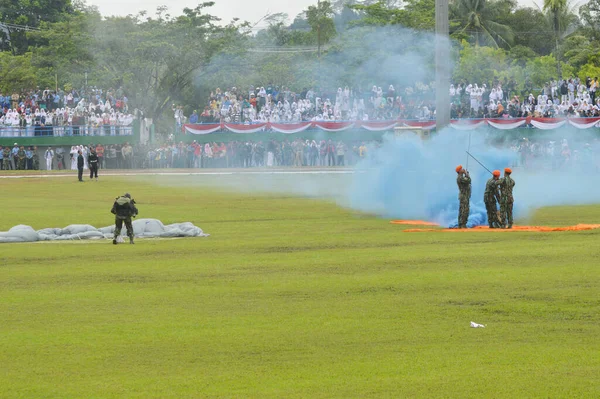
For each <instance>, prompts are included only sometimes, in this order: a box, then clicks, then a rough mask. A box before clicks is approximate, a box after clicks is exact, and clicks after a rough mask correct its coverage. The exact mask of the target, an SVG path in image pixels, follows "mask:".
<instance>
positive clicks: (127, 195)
mask: <svg viewBox="0 0 600 399" xmlns="http://www.w3.org/2000/svg"><path fill="white" fill-rule="evenodd" d="M123 197H127V198H129V199H131V194H129V193H125V195H124V196H123Z"/></svg>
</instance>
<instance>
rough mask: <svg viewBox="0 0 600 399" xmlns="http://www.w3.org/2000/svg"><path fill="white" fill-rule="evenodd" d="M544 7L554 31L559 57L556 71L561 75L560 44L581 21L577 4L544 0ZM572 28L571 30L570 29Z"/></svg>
mask: <svg viewBox="0 0 600 399" xmlns="http://www.w3.org/2000/svg"><path fill="white" fill-rule="evenodd" d="M542 9H543V10H544V11H545V12H546V16H547V18H548V23H549V25H550V26H551V27H552V30H553V32H554V45H555V57H556V58H557V63H556V71H557V75H558V76H561V72H560V65H561V63H560V58H558V57H559V44H560V41H561V40H562V39H564V38H565V37H566V36H568V35H569V34H570V33H571V31H574V30H575V29H574V28H573V26H574V25H577V24H578V23H579V19H578V18H577V15H576V14H575V12H574V9H575V6H574V5H573V4H569V2H568V0H544V5H543V7H542ZM570 28H571V31H569V29H570Z"/></svg>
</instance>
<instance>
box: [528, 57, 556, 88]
mask: <svg viewBox="0 0 600 399" xmlns="http://www.w3.org/2000/svg"><path fill="white" fill-rule="evenodd" d="M556 63H557V62H556V58H554V57H553V56H551V55H544V56H541V57H537V58H534V59H531V60H529V61H527V66H526V68H525V71H526V75H527V78H528V79H530V80H531V82H532V83H533V84H534V87H536V88H538V89H540V88H542V87H543V86H544V85H545V84H546V83H549V82H551V81H552V80H554V79H556V78H557V76H556Z"/></svg>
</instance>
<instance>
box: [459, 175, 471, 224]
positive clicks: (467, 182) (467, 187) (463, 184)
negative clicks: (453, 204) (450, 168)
mask: <svg viewBox="0 0 600 399" xmlns="http://www.w3.org/2000/svg"><path fill="white" fill-rule="evenodd" d="M456 173H457V174H458V176H457V177H456V184H457V185H458V202H459V206H458V228H459V229H466V228H467V220H468V219H469V201H470V200H471V176H469V171H468V170H466V169H464V168H463V167H462V165H458V166H457V167H456Z"/></svg>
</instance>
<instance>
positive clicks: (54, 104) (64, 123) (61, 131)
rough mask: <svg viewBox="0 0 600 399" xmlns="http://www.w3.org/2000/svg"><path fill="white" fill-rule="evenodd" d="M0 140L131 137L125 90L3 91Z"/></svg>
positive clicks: (0, 95)
mask: <svg viewBox="0 0 600 399" xmlns="http://www.w3.org/2000/svg"><path fill="white" fill-rule="evenodd" d="M0 106H1V107H2V113H1V114H0V137H19V136H23V137H26V136H47V135H54V136H65V135H101V136H104V135H106V136H115V135H126V134H132V130H131V128H130V125H131V123H132V122H133V115H131V114H130V113H129V106H128V100H127V96H125V94H124V93H123V90H121V89H118V90H113V89H109V90H106V91H105V90H102V89H98V88H95V87H92V88H89V89H85V88H84V89H81V90H69V91H63V90H61V89H59V90H58V91H53V90H50V89H48V88H46V89H45V90H41V89H37V90H29V91H22V92H20V93H18V92H15V93H13V94H12V95H9V94H6V95H5V94H4V93H2V92H0Z"/></svg>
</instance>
